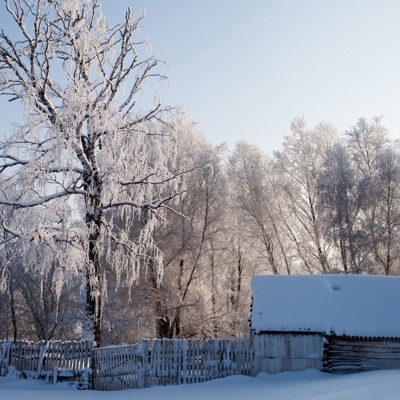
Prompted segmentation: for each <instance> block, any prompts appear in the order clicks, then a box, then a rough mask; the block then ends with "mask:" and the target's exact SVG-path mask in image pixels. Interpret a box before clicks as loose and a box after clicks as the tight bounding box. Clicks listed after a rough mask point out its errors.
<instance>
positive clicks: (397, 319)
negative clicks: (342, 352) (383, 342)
mask: <svg viewBox="0 0 400 400" xmlns="http://www.w3.org/2000/svg"><path fill="white" fill-rule="evenodd" d="M252 295H253V307H252V314H251V327H252V329H254V330H255V332H257V333H258V332H260V331H284V332H318V333H326V334H330V333H335V334H336V335H348V336H363V337H397V338H398V337H400V307H399V304H400V277H387V276H371V275H289V276H288V275H285V276H283V275H258V276H255V277H253V280H252ZM399 396H400V395H399ZM399 398H400V397H399Z"/></svg>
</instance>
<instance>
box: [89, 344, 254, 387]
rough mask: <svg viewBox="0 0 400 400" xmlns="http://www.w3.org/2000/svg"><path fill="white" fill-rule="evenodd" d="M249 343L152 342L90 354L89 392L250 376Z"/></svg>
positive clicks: (251, 356)
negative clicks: (90, 384) (91, 388)
mask: <svg viewBox="0 0 400 400" xmlns="http://www.w3.org/2000/svg"><path fill="white" fill-rule="evenodd" d="M253 358H254V355H253V349H252V347H251V344H250V339H206V340H205V341H204V342H203V343H202V342H201V341H200V340H199V339H154V340H153V341H152V345H151V347H150V346H149V341H147V340H144V341H143V342H142V343H141V344H138V345H126V346H112V347H103V348H98V349H94V351H93V362H94V364H93V388H94V389H97V390H122V389H130V388H143V387H149V386H153V385H178V384H184V383H199V382H205V381H208V380H211V379H216V378H222V377H225V376H229V375H235V374H242V375H251V372H252V367H253Z"/></svg>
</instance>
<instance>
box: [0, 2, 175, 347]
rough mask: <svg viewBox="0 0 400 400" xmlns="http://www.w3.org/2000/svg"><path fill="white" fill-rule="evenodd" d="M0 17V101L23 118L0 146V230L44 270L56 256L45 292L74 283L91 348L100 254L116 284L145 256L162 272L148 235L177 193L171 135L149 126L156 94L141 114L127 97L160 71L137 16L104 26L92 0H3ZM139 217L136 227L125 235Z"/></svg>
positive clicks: (155, 114) (99, 295)
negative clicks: (6, 22)
mask: <svg viewBox="0 0 400 400" xmlns="http://www.w3.org/2000/svg"><path fill="white" fill-rule="evenodd" d="M0 13H1V15H2V18H4V19H5V18H9V19H10V20H11V21H13V23H14V28H15V29H12V30H11V31H10V32H9V33H8V32H5V31H4V30H1V31H0V94H1V95H3V96H5V97H8V99H9V101H19V102H20V103H21V105H22V107H23V110H24V113H25V114H24V115H25V122H24V123H23V124H20V125H19V126H17V127H16V128H15V130H14V132H13V133H11V134H9V135H7V137H6V138H5V139H4V140H2V142H1V143H0V172H1V178H0V179H1V181H0V204H2V205H3V206H4V207H5V208H12V209H13V210H14V213H15V215H16V217H15V218H12V219H10V220H8V221H6V220H4V219H3V220H2V223H3V229H4V231H5V232H7V235H8V237H14V238H17V239H19V240H20V249H21V250H23V249H24V246H25V244H29V245H30V244H31V242H32V241H33V242H34V243H38V245H39V244H41V243H46V245H48V246H52V249H53V251H52V252H49V254H51V257H52V258H53V260H49V259H48V258H49V256H48V255H46V253H44V254H43V258H42V260H41V265H40V267H41V268H42V271H43V274H45V271H46V268H47V270H49V268H50V266H52V265H54V264H52V262H51V261H54V257H56V258H57V262H58V267H57V268H58V269H57V271H55V273H56V275H57V277H58V278H57V285H60V284H61V282H62V281H63V280H65V279H69V277H70V276H71V275H74V274H81V275H82V276H83V277H84V284H85V287H86V314H87V325H86V327H84V331H87V332H91V333H92V334H93V335H94V339H95V340H96V341H97V342H99V343H100V342H101V320H102V309H103V303H104V300H105V295H106V293H105V289H106V274H105V269H104V266H103V264H102V263H101V262H100V259H101V258H104V259H105V260H106V266H107V268H108V267H110V268H113V269H114V271H115V272H116V277H117V280H118V281H120V280H121V279H124V281H125V284H127V285H132V284H133V283H134V282H135V281H136V280H137V279H138V276H139V271H140V269H141V266H142V265H147V264H148V259H151V260H152V263H153V265H154V266H155V268H156V269H157V277H158V279H161V277H162V264H163V262H162V253H161V252H160V251H159V249H158V248H157V246H156V244H155V242H154V239H153V235H152V234H153V231H154V229H155V227H156V226H157V225H158V224H159V223H160V222H162V221H163V208H164V206H165V205H166V204H167V203H168V202H169V201H170V200H171V199H173V198H174V197H176V196H177V195H178V193H180V192H181V187H180V180H179V179H175V178H176V176H180V174H179V173H176V172H175V173H172V172H171V171H176V170H175V169H174V161H175V154H176V138H175V135H174V132H173V131H172V130H171V129H170V128H169V127H168V125H165V124H162V123H160V122H159V121H160V118H161V117H162V112H163V106H162V103H161V101H159V100H158V98H157V97H155V100H154V102H153V103H151V105H150V106H148V107H147V108H146V107H142V109H145V110H146V111H141V110H139V109H138V106H137V100H140V99H141V96H142V89H143V86H144V84H145V83H146V81H148V80H152V79H156V80H158V79H162V78H163V76H161V75H160V74H159V73H158V72H155V71H156V66H157V64H158V60H157V59H156V58H155V57H154V56H153V55H152V54H149V53H148V46H147V43H146V41H144V40H141V39H140V37H139V36H138V31H139V28H140V23H141V22H142V19H143V18H142V17H141V16H139V17H137V16H135V15H134V14H133V13H132V12H131V11H130V10H129V9H128V11H127V12H126V15H125V20H124V21H123V22H122V23H120V24H118V25H116V26H113V27H111V26H109V24H108V23H107V21H106V19H105V17H104V16H103V15H102V13H101V12H100V2H99V1H98V0H90V1H89V0H36V1H30V0H21V1H19V0H18V1H13V0H5V1H4V2H3V5H2V9H1V11H0ZM29 209H35V210H36V211H35V213H34V214H31V213H30V212H28V210H29ZM18 215H19V216H18ZM22 215H24V216H26V218H31V219H32V221H31V223H30V229H29V231H28V230H25V229H23V226H21V225H19V224H18V221H20V220H21V218H22ZM115 218H118V219H119V221H121V220H123V221H124V223H125V226H124V227H122V228H121V227H120V226H119V225H118V227H116V226H115V224H114V219H115ZM139 219H140V220H141V225H140V229H139V230H136V234H135V235H130V236H129V235H127V234H126V232H127V230H126V228H128V229H129V227H130V226H131V225H132V224H134V223H136V222H137V221H138V220H139ZM136 226H138V225H137V224H136ZM7 240H8V239H7ZM105 249H107V251H106V252H105Z"/></svg>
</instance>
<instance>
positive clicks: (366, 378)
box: [0, 370, 400, 400]
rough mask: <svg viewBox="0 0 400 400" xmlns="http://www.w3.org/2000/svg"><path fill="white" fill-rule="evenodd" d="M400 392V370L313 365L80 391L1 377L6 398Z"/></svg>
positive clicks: (114, 399)
mask: <svg viewBox="0 0 400 400" xmlns="http://www.w3.org/2000/svg"><path fill="white" fill-rule="evenodd" d="M399 393H400V370H392V371H373V372H362V373H359V374H350V375H333V374H326V373H322V372H320V371H317V370H307V371H302V372H283V373H279V374H274V375H268V374H265V373H262V374H259V375H257V377H255V378H251V377H247V376H238V375H236V376H231V377H228V378H223V379H216V380H214V381H210V382H206V383H199V384H192V385H179V386H153V387H151V388H148V389H132V390H123V391H118V392H98V391H87V390H82V391H79V390H76V389H73V388H71V387H69V386H68V385H67V384H56V385H52V384H45V383H44V382H43V381H35V380H25V379H18V378H16V377H15V376H9V377H5V378H4V377H3V378H0V399H4V400H8V399H12V400H25V399H29V400H54V399H57V400H70V399H71V398H73V399H74V400H80V399H82V400H83V399H85V400H91V399H96V400H102V399H109V400H124V399H134V398H140V399H141V400H154V399H157V398H162V399H165V400H169V399H171V400H172V399H173V400H187V399H190V400H204V399H207V400H228V399H229V400H243V399H244V398H248V399H251V400H261V399H274V400H281V399H286V400H288V399H296V400H303V399H304V400H317V399H318V400H329V399H332V400H333V399H335V400H340V399H346V400H348V399H351V400H358V399H360V400H361V399H362V400H369V399H371V400H372V399H373V400H375V399H387V400H390V399H398V398H399Z"/></svg>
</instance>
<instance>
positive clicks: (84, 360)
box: [0, 340, 94, 388]
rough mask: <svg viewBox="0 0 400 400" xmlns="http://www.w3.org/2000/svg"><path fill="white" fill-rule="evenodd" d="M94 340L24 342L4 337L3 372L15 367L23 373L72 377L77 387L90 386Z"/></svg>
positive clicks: (0, 364) (0, 358)
mask: <svg viewBox="0 0 400 400" xmlns="http://www.w3.org/2000/svg"><path fill="white" fill-rule="evenodd" d="M93 347H94V343H93V342H91V341H82V342H53V341H50V342H39V343H33V342H24V341H17V342H13V341H11V340H3V341H2V343H1V347H0V369H1V370H0V372H1V373H2V374H3V372H5V370H6V369H8V368H10V367H14V368H15V369H16V370H18V371H20V372H21V373H23V374H25V375H28V376H32V377H34V378H39V377H40V378H45V379H46V380H50V379H51V380H52V381H57V380H60V379H61V380H62V379H67V378H68V379H71V380H74V381H76V382H77V384H78V386H80V387H82V388H85V387H87V386H90V382H89V381H90V375H91V365H92V353H93Z"/></svg>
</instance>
